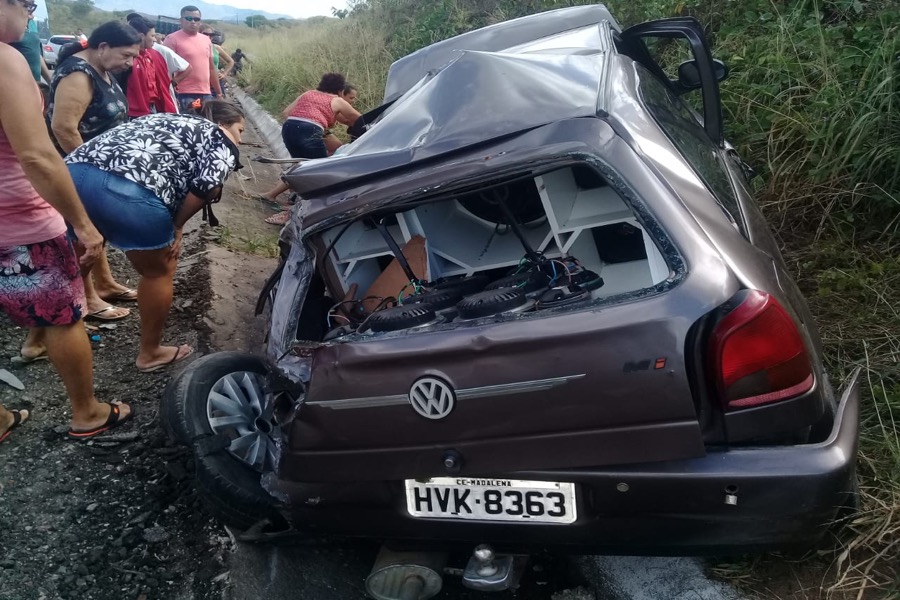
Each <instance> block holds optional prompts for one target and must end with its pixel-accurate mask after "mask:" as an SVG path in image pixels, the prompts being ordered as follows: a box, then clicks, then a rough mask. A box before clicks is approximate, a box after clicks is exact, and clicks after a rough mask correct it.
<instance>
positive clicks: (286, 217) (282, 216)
mask: <svg viewBox="0 0 900 600" xmlns="http://www.w3.org/2000/svg"><path fill="white" fill-rule="evenodd" d="M290 220H291V211H289V210H283V211H281V212H280V213H278V214H277V215H272V216H271V217H269V218H267V219H266V220H265V221H266V223H268V224H269V225H284V224H285V223H287V222H288V221H290Z"/></svg>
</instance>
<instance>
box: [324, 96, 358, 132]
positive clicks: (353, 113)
mask: <svg viewBox="0 0 900 600" xmlns="http://www.w3.org/2000/svg"><path fill="white" fill-rule="evenodd" d="M331 110H333V111H334V117H335V119H337V121H338V123H342V124H344V125H353V123H355V122H356V120H357V119H358V118H359V117H360V116H361V115H360V113H359V111H358V110H356V109H355V108H353V106H352V105H351V104H350V103H349V102H347V101H346V100H344V99H343V98H338V97H335V98H334V100H332V101H331Z"/></svg>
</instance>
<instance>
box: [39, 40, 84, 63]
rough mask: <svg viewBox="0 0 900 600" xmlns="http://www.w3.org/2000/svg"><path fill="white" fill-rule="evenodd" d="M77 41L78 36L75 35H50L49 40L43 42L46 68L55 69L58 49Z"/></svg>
mask: <svg viewBox="0 0 900 600" xmlns="http://www.w3.org/2000/svg"><path fill="white" fill-rule="evenodd" d="M77 41H78V36H75V35H52V36H50V39H49V40H47V41H46V42H43V48H44V62H46V63H47V68H49V69H55V68H56V63H57V62H58V61H59V59H58V56H59V50H60V48H62V47H63V46H65V45H66V44H70V43H72V42H77Z"/></svg>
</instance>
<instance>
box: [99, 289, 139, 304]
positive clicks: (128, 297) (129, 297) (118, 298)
mask: <svg viewBox="0 0 900 600" xmlns="http://www.w3.org/2000/svg"><path fill="white" fill-rule="evenodd" d="M100 298H101V299H103V300H106V301H107V302H137V299H138V298H137V290H135V289H132V288H128V289H127V290H124V291H121V292H119V293H117V294H112V295H110V296H100Z"/></svg>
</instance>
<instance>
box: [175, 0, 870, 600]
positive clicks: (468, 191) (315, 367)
mask: <svg viewBox="0 0 900 600" xmlns="http://www.w3.org/2000/svg"><path fill="white" fill-rule="evenodd" d="M660 49H661V50H662V52H660V53H657V52H655V51H656V50H660ZM678 50H683V52H682V53H678V52H676V51H678ZM673 55H676V56H679V55H681V58H680V59H679V60H680V61H681V62H680V63H676V64H672V65H669V64H668V63H667V59H669V58H670V57H672V56H673ZM726 76H727V69H726V68H725V65H723V64H722V63H721V62H719V61H715V60H713V58H712V55H711V52H710V48H709V45H708V43H707V40H706V37H705V33H704V30H703V27H702V26H701V25H700V23H699V22H697V21H696V20H695V19H692V18H672V19H663V20H660V21H651V22H648V23H643V24H640V25H636V26H634V27H631V28H628V29H624V30H623V29H621V28H620V27H619V26H618V25H617V24H616V21H615V19H614V18H613V17H612V15H611V14H610V13H609V12H608V11H607V9H606V8H605V7H603V6H600V5H594V6H582V7H575V8H568V9H560V10H556V11H551V12H547V13H543V14H540V15H534V16H531V17H525V18H522V19H516V20H513V21H509V22H506V23H499V24H497V25H493V26H490V27H487V28H485V29H482V30H478V31H474V32H471V33H467V34H464V35H461V36H458V37H456V38H452V39H449V40H446V41H443V42H439V43H437V44H434V45H432V46H429V47H427V48H424V49H422V50H420V51H418V52H415V53H413V54H412V55H410V56H408V57H405V58H403V59H400V60H398V61H397V62H395V63H394V64H393V65H392V67H391V70H390V74H389V77H388V81H387V84H386V89H385V100H384V104H383V105H382V106H381V107H379V108H378V109H376V110H375V111H370V113H368V114H367V115H365V117H366V120H367V121H368V122H371V123H373V125H372V126H371V127H370V128H369V130H368V131H367V132H366V133H364V134H363V135H361V137H359V139H358V140H356V141H355V142H353V143H352V144H348V145H347V146H346V147H345V148H344V149H342V152H341V153H339V154H338V155H336V156H334V157H332V158H328V159H323V160H314V161H308V162H305V163H303V164H300V165H298V166H297V167H295V168H293V169H292V170H291V171H289V172H288V173H287V174H286V176H285V178H286V180H287V181H288V183H290V185H291V187H292V188H293V190H294V191H295V192H297V193H298V194H299V195H300V197H302V198H303V202H302V205H301V207H300V208H299V209H298V210H296V211H295V212H294V214H293V217H292V218H293V220H292V222H290V223H288V225H287V226H286V227H285V229H284V230H283V232H282V239H281V247H282V249H283V251H284V252H285V254H284V256H283V262H282V265H281V268H280V269H279V271H277V272H276V273H275V274H274V275H273V277H272V278H271V280H270V286H268V287H267V289H266V290H264V292H263V296H262V298H261V300H264V301H271V302H272V314H271V318H270V326H269V335H268V339H267V344H268V345H267V350H266V356H265V359H261V358H258V357H253V356H250V355H247V354H242V353H235V352H224V353H218V354H212V355H210V356H206V357H203V358H201V359H199V360H197V361H195V362H194V363H193V364H191V365H189V366H188V367H187V368H186V369H185V370H184V371H182V372H181V373H180V374H179V375H178V376H177V377H176V378H175V379H174V380H173V382H172V384H171V385H170V387H169V388H168V389H167V391H166V394H165V398H164V401H163V410H164V411H165V414H166V418H165V421H166V423H167V424H168V426H169V427H170V429H171V430H172V432H173V433H174V435H175V437H176V438H178V439H180V440H181V441H182V442H186V443H189V444H192V445H193V448H194V450H195V452H196V458H197V460H196V467H197V481H198V484H199V487H200V488H201V490H202V491H203V492H204V495H205V497H206V499H207V500H208V502H209V503H210V505H211V506H212V507H213V508H214V509H215V511H216V513H217V514H218V515H219V516H220V517H221V518H223V519H224V520H226V521H227V522H229V523H231V524H232V525H235V526H238V527H240V528H244V529H247V530H248V533H246V536H247V537H248V538H254V539H267V538H268V539H271V538H275V537H284V536H290V535H295V536H296V535H316V536H318V535H322V534H332V535H347V536H364V537H369V538H374V539H380V540H384V541H385V542H386V548H387V547H390V548H392V549H393V550H396V549H397V548H400V549H402V550H403V551H404V553H403V555H397V554H395V553H392V551H391V550H386V551H385V553H383V555H379V558H378V560H377V562H376V568H375V569H373V573H372V575H371V577H370V579H369V582H368V590H369V593H370V594H371V595H372V596H373V597H376V598H390V599H394V598H399V597H401V596H399V595H396V594H395V593H394V592H390V591H388V590H389V588H390V589H393V588H391V585H389V581H388V580H390V581H393V582H394V583H396V584H397V585H398V586H399V583H398V582H401V581H405V580H409V581H412V580H413V579H415V578H416V577H419V578H424V579H427V580H428V581H429V582H432V581H434V582H435V585H434V586H432V587H436V589H439V588H440V585H439V581H440V574H441V573H442V571H443V568H442V567H443V564H444V563H443V559H442V558H441V556H439V555H440V554H441V553H442V552H445V551H450V550H454V549H458V548H459V547H460V546H462V547H465V548H467V549H468V550H472V549H474V552H473V553H472V556H471V560H470V561H469V562H468V564H459V565H452V566H459V567H460V568H461V571H462V573H463V575H462V577H463V583H464V584H465V585H467V586H469V587H473V588H476V589H482V590H500V589H505V588H508V587H510V586H513V585H514V584H515V581H516V580H517V578H518V576H519V575H521V573H522V572H523V565H524V562H523V561H521V560H519V558H520V557H521V555H526V554H528V552H530V551H531V550H532V549H534V548H552V549H556V550H558V551H568V552H586V553H626V554H673V555H679V554H682V555H694V554H701V553H717V554H718V553H743V552H747V551H758V550H761V549H767V548H780V547H788V546H809V545H812V544H815V543H816V542H817V541H819V540H820V539H821V538H822V536H823V535H825V532H826V531H827V528H828V526H829V525H830V524H832V523H834V521H835V518H836V517H837V516H838V515H839V514H840V513H841V511H842V510H844V509H847V508H852V507H853V505H854V501H855V477H856V474H855V467H856V452H857V443H858V431H857V427H858V404H859V384H858V381H857V375H856V374H854V375H853V377H852V378H851V379H850V381H848V382H844V383H843V386H842V389H841V390H840V391H838V390H835V389H833V388H832V386H831V383H830V381H829V379H828V375H827V373H826V371H825V367H824V362H823V355H822V354H823V349H822V344H821V341H820V339H819V335H818V332H817V330H816V325H815V323H814V322H813V319H812V317H811V315H810V313H809V310H808V309H807V306H806V303H805V301H804V299H803V297H802V295H801V293H800V290H799V289H798V288H797V286H796V284H795V283H794V282H793V280H792V279H791V275H790V271H789V269H788V267H787V265H786V264H785V263H784V260H783V258H782V257H781V254H780V252H779V248H778V244H777V242H776V240H775V238H774V236H773V235H772V233H771V231H770V229H769V227H768V225H767V224H766V222H765V219H764V218H763V216H762V213H761V212H760V209H759V207H758V206H757V204H756V202H755V200H754V198H753V194H752V187H751V186H750V185H749V179H750V177H752V170H751V169H750V168H749V167H748V166H747V165H746V164H745V163H744V162H743V161H742V160H741V159H740V157H739V156H738V154H737V152H736V151H735V149H734V148H733V147H731V146H730V145H729V144H728V143H727V142H726V141H725V139H724V133H723V131H724V130H723V116H722V107H721V101H720V96H719V82H720V81H721V80H723V79H724V78H725V77H726ZM691 92H699V96H700V98H699V101H698V102H697V103H696V107H697V108H696V109H695V108H693V107H692V105H691V104H689V103H688V102H687V101H686V100H685V98H686V97H687V96H688V95H689V94H690V93H691ZM499 99H502V102H501V101H499ZM498 107H499V108H498ZM279 527H280V529H279ZM486 544H487V545H489V544H496V545H497V547H498V548H503V549H504V550H503V555H499V556H498V555H494V553H493V552H492V551H491V549H490V548H489V547H486V546H485V545H486ZM436 550H437V551H436ZM411 556H412V557H413V558H410V557H411ZM444 558H446V556H445V557H444ZM423 574H424V575H423ZM429 585H430V584H429ZM429 589H432V588H429ZM403 597H406V596H403ZM409 597H429V596H428V595H422V596H409Z"/></svg>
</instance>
